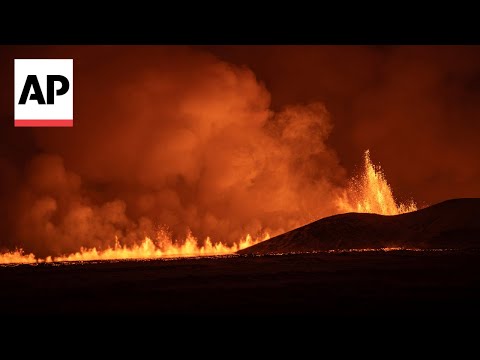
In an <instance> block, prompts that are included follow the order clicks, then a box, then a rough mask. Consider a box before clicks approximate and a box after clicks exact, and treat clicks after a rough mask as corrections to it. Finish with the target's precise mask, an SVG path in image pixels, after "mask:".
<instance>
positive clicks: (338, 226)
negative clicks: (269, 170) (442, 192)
mask: <svg viewBox="0 0 480 360" xmlns="http://www.w3.org/2000/svg"><path fill="white" fill-rule="evenodd" d="M479 220H480V199H456V200H449V201H446V202H443V203H440V204H437V205H434V206H431V207H429V208H426V209H423V210H420V211H416V212H414V213H409V214H404V215H398V216H380V215H371V214H353V213H352V214H343V215H337V216H332V217H329V218H325V219H321V220H319V221H316V222H314V223H311V224H309V225H306V226H304V227H301V228H299V229H296V230H293V231H290V232H288V233H286V234H284V235H281V236H277V237H275V238H272V239H271V240H268V241H265V242H264V243H261V244H258V245H255V246H253V247H251V248H248V249H245V250H243V251H241V253H247V254H248V253H262V254H265V253H270V252H271V253H289V252H305V251H307V252H308V251H317V250H328V249H352V248H385V247H405V248H417V249H424V250H421V251H407V250H400V251H388V252H385V251H367V252H334V253H326V252H317V253H303V254H286V255H261V256H259V255H251V254H249V255H234V256H226V257H216V258H195V259H176V260H165V259H164V260H152V261H117V262H112V261H110V262H87V263H83V264H82V263H63V264H59V263H56V264H37V265H18V266H11V265H10V266H9V265H6V266H0V289H1V291H0V311H1V312H2V313H3V314H4V315H5V314H21V315H30V314H86V315H88V314H93V315H97V314H122V315H123V314H140V315H148V316H150V315H182V314H183V315H190V314H196V315H197V314H198V315H212V314H215V315H231V314H234V315H334V316H349V315H368V316H370V315H380V316H385V315H388V316H396V315H433V316H445V315H452V316H458V315H468V316H471V315H480V306H479V304H480V250H478V249H479V248H480V246H479V245H480V225H479V223H480V221H479ZM432 248H433V249H435V248H436V249H455V250H443V251H433V250H429V249H432Z"/></svg>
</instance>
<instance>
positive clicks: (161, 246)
mask: <svg viewBox="0 0 480 360" xmlns="http://www.w3.org/2000/svg"><path fill="white" fill-rule="evenodd" d="M269 238H270V236H269V235H268V234H265V235H264V236H262V237H259V238H256V239H253V238H252V237H251V236H250V235H247V236H245V238H243V239H240V241H238V242H237V243H234V244H232V245H226V244H223V243H221V242H219V243H215V244H213V243H212V242H211V240H210V239H209V238H207V239H206V240H205V243H204V245H199V241H198V239H197V238H195V237H194V236H193V235H191V234H189V235H188V236H187V238H186V240H185V241H184V242H183V243H182V244H174V243H173V242H172V240H171V238H170V237H169V236H168V234H166V233H164V232H160V233H159V234H158V238H157V241H155V242H154V241H152V240H151V239H150V238H148V237H146V238H145V239H144V240H143V241H142V242H141V243H140V244H134V245H133V246H131V247H128V246H125V245H124V246H122V245H120V244H119V243H118V241H116V242H115V246H114V247H109V248H107V249H104V250H97V249H96V248H92V249H83V248H82V249H80V251H79V252H76V253H74V254H69V255H65V256H58V257H55V258H54V261H88V260H119V259H155V258H161V257H188V256H209V255H210V256H211V255H226V254H233V253H235V252H236V251H238V250H241V249H245V248H247V247H249V246H252V245H255V244H258V243H259V242H261V241H264V240H267V239H269Z"/></svg>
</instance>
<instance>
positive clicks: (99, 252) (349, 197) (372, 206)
mask: <svg viewBox="0 0 480 360" xmlns="http://www.w3.org/2000/svg"><path fill="white" fill-rule="evenodd" d="M336 207H337V214H339V213H345V212H363V213H376V214H381V215H397V214H402V213H406V212H411V211H416V210H417V205H416V204H415V202H414V201H410V202H408V203H399V202H397V201H396V200H395V198H394V196H393V192H392V189H391V187H390V185H389V184H388V182H387V180H386V178H385V174H384V173H383V171H382V169H381V167H380V166H376V165H374V164H373V163H372V161H371V159H370V152H369V151H368V150H367V151H366V152H365V154H364V167H363V170H362V172H361V174H360V175H359V176H358V177H355V178H353V179H351V181H350V184H349V186H348V187H347V188H346V189H345V190H344V191H343V193H342V194H341V195H340V196H339V198H338V201H337V204H336ZM331 215H335V214H331ZM269 238H270V235H269V234H268V233H267V232H265V233H264V234H261V235H259V236H256V237H252V236H251V235H250V234H247V235H245V236H244V237H243V238H241V239H240V240H239V241H237V242H235V243H233V244H225V243H222V242H216V243H213V242H212V241H211V239H210V238H206V239H205V241H203V245H202V242H201V241H199V239H197V238H196V237H195V236H193V235H192V234H191V233H190V234H188V235H187V237H186V239H185V240H184V241H183V242H175V241H174V240H173V239H172V237H171V236H170V235H169V234H168V233H167V232H165V231H160V232H159V233H158V234H157V238H156V239H153V240H152V239H150V238H148V237H145V238H144V240H143V241H142V242H140V243H137V244H134V245H132V246H127V245H121V244H120V243H119V242H118V239H115V243H114V245H113V246H109V247H107V248H104V249H97V248H95V247H94V248H83V247H82V248H80V250H79V251H77V252H75V253H71V254H66V255H61V256H48V257H46V258H37V257H36V256H35V255H34V254H32V253H29V254H26V253H25V252H24V251H23V249H15V250H14V251H8V252H4V253H2V254H0V265H1V264H34V263H45V262H46V263H50V262H63V261H92V260H122V259H132V260H133V259H156V258H162V257H194V256H195V257H196V256H212V255H227V254H233V253H235V252H236V251H238V250H241V249H245V248H247V247H249V246H252V245H255V244H258V243H259V242H262V241H264V240H267V239H269Z"/></svg>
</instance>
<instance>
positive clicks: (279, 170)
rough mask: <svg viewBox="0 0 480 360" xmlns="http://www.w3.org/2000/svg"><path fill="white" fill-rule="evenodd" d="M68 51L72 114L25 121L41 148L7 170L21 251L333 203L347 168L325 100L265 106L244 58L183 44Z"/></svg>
mask: <svg viewBox="0 0 480 360" xmlns="http://www.w3.org/2000/svg"><path fill="white" fill-rule="evenodd" d="M56 51H57V52H56V55H57V56H58V57H62V56H65V57H68V53H69V49H68V48H64V49H60V50H56ZM74 64H75V65H74V66H75V92H74V96H75V100H74V101H75V102H74V103H75V105H74V106H75V108H74V111H75V123H74V128H72V129H35V130H34V132H33V142H34V144H35V146H36V147H37V148H38V151H37V154H36V155H35V156H33V157H32V158H29V159H27V160H26V161H25V166H24V168H23V169H21V170H19V171H18V172H17V174H16V175H15V174H13V175H12V177H14V178H15V181H13V180H12V181H11V182H12V183H15V184H16V185H15V186H14V191H13V194H12V195H11V196H10V197H9V200H8V201H9V208H10V209H11V212H13V216H12V217H11V219H12V220H11V221H10V223H9V224H10V231H9V234H10V238H11V239H14V244H15V245H17V246H19V247H22V248H24V249H25V250H26V251H27V252H34V253H36V254H38V255H40V256H42V255H52V254H54V255H58V254H62V253H68V252H73V251H76V250H78V249H79V248H80V247H81V246H83V247H93V246H95V247H97V248H102V247H105V246H108V245H111V244H112V243H113V242H114V241H115V239H118V241H120V242H121V243H124V244H131V243H134V242H136V241H138V240H140V239H143V238H144V237H145V236H154V234H155V232H156V231H158V230H159V229H160V228H165V227H166V228H168V231H170V232H171V233H172V236H173V238H174V239H184V238H185V236H186V234H187V233H188V232H189V231H191V232H192V234H194V235H195V236H196V237H198V238H199V239H204V238H205V237H206V236H210V237H211V238H212V240H213V241H223V242H225V243H232V242H233V241H237V240H238V239H239V238H240V237H242V236H244V235H245V234H247V233H249V234H261V233H263V232H269V233H270V234H272V235H275V234H278V233H281V232H283V231H286V230H290V229H292V228H294V227H296V226H299V225H302V224H305V223H306V222H308V221H311V220H314V219H317V218H319V217H322V216H326V215H330V214H333V213H335V212H336V211H337V208H336V203H335V200H336V198H337V197H338V195H339V192H340V191H342V189H343V186H344V184H345V177H346V171H345V170H344V168H343V167H341V166H340V165H339V161H338V159H337V156H336V155H335V152H334V151H333V150H332V149H331V148H330V147H329V146H328V145H327V142H326V141H327V139H328V137H329V135H330V133H331V131H332V127H333V124H332V121H331V120H330V116H329V114H328V111H327V110H326V108H325V106H324V105H323V104H322V103H319V102H312V103H308V104H301V105H289V106H285V107H283V108H282V109H281V110H279V111H273V110H272V109H271V108H270V94H269V92H268V90H267V89H266V88H265V86H264V84H262V83H261V82H260V81H259V80H257V79H256V77H255V74H254V73H253V72H252V71H251V70H250V69H249V68H247V67H241V66H235V65H232V64H229V63H226V62H224V61H220V60H219V59H218V58H216V57H214V56H212V55H210V54H208V53H206V52H202V51H199V50H197V49H191V48H183V47H173V48H132V51H129V52H125V51H123V50H120V49H117V48H115V47H101V48H83V49H82V50H81V51H77V52H76V56H75V57H74ZM2 166H4V167H5V168H7V166H8V164H7V162H6V160H5V164H3V163H2ZM13 173H15V171H13ZM15 176H16V177H15ZM5 181H6V180H5Z"/></svg>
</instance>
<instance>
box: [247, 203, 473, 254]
mask: <svg viewBox="0 0 480 360" xmlns="http://www.w3.org/2000/svg"><path fill="white" fill-rule="evenodd" d="M392 247H394V248H398V247H401V248H415V249H472V248H473V249H479V248H480V199H478V198H474V199H452V200H447V201H444V202H442V203H439V204H436V205H433V206H430V207H427V208H425V209H421V210H418V211H415V212H411V213H407V214H402V215H395V216H382V215H376V214H358V213H348V214H341V215H335V216H330V217H327V218H323V219H320V220H317V221H315V222H313V223H310V224H308V225H305V226H302V227H300V228H298V229H295V230H292V231H289V232H287V233H285V234H282V235H279V236H276V237H274V238H272V239H270V240H267V241H264V242H262V243H260V244H257V245H254V246H251V247H249V248H247V249H244V250H241V251H239V253H240V254H267V253H290V252H305V251H307V252H308V251H319V250H337V249H379V248H392Z"/></svg>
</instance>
